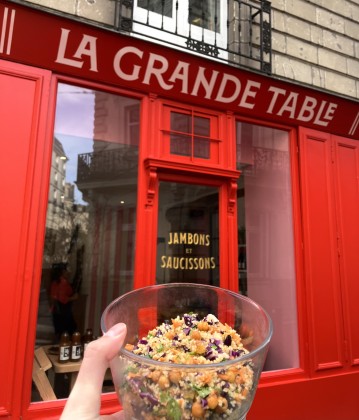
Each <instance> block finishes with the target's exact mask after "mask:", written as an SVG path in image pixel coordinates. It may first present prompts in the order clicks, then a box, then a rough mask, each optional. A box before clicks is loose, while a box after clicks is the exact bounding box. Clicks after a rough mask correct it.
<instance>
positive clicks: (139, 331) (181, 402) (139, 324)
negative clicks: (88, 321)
mask: <svg viewBox="0 0 359 420" xmlns="http://www.w3.org/2000/svg"><path fill="white" fill-rule="evenodd" d="M189 313H196V314H198V316H199V317H200V318H204V317H206V316H207V315H209V314H213V315H215V317H217V318H218V320H219V321H220V322H221V323H222V324H225V323H226V324H228V325H229V326H230V327H232V328H234V329H235V330H236V331H237V332H238V333H239V334H240V335H241V338H242V343H243V345H244V347H245V349H246V350H247V351H248V353H246V354H243V355H241V356H240V357H236V358H234V359H230V360H226V361H223V362H221V363H208V364H177V363H169V362H161V361H156V360H153V359H150V358H148V357H144V356H140V355H136V354H134V353H133V352H132V351H128V350H126V349H125V347H122V348H121V349H120V351H119V357H118V358H115V359H114V360H113V361H112V362H111V366H110V367H111V372H112V376H113V382H114V385H115V389H116V392H117V394H118V396H119V400H120V402H121V404H122V406H123V409H124V412H125V419H131V420H134V419H137V420H143V419H151V420H160V419H161V420H163V419H168V420H180V419H202V418H203V419H212V420H215V419H223V418H227V419H235V420H240V419H243V418H245V415H246V413H247V412H248V410H249V408H250V406H251V404H252V402H253V398H254V395H255V392H256V389H257V386H258V381H259V377H260V374H261V371H262V369H263V364H264V361H265V358H266V355H267V350H268V345H269V342H270V339H271V336H272V321H271V319H270V317H269V316H268V314H267V313H266V311H265V310H264V309H263V308H261V307H260V306H259V305H258V304H257V303H255V302H254V301H252V300H251V299H249V298H247V297H245V296H242V295H240V294H238V293H234V292H231V291H229V290H226V289H222V288H218V287H213V286H207V285H202V284H191V283H172V284H164V285H156V286H149V287H144V288H141V289H136V290H133V291H131V292H129V293H126V294H124V295H123V296H120V297H119V298H118V299H116V300H114V301H113V302H112V303H111V304H110V305H109V306H108V307H107V308H106V309H105V311H104V313H103V315H102V318H101V328H102V331H103V333H105V332H106V331H108V329H109V328H111V327H112V326H113V325H115V324H117V323H118V322H123V323H125V324H126V325H127V336H126V344H127V343H128V344H133V345H135V344H136V343H137V342H138V340H139V339H141V338H143V337H146V336H147V333H148V332H149V331H150V330H153V329H154V328H156V327H157V326H159V325H160V324H162V323H163V322H165V321H167V322H169V324H171V319H174V318H176V317H177V316H180V317H181V316H183V315H184V314H189ZM174 345H175V343H174ZM161 376H162V379H161V380H160V379H159V378H160V377H161Z"/></svg>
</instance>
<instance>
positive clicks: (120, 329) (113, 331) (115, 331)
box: [105, 323, 126, 337]
mask: <svg viewBox="0 0 359 420" xmlns="http://www.w3.org/2000/svg"><path fill="white" fill-rule="evenodd" d="M125 331H126V325H125V324H123V323H119V324H116V325H114V326H113V327H111V328H110V329H109V330H108V331H107V332H106V333H105V335H107V336H110V337H117V336H118V335H121V334H123V333H124V332H125Z"/></svg>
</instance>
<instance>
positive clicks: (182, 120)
mask: <svg viewBox="0 0 359 420" xmlns="http://www.w3.org/2000/svg"><path fill="white" fill-rule="evenodd" d="M171 131H180V132H181V133H192V116H191V115H188V114H183V113H179V112H171Z"/></svg>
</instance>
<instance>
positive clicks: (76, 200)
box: [33, 84, 140, 401]
mask: <svg viewBox="0 0 359 420" xmlns="http://www.w3.org/2000/svg"><path fill="white" fill-rule="evenodd" d="M139 106H140V103H139V101H138V100H134V99H131V98H126V97H122V96H116V95H111V94H108V93H104V92H99V91H94V90H89V89H83V88H78V87H76V86H70V85H65V84H60V85H59V88H58V96H57V108H56V121H55V132H54V142H53V151H52V162H51V174H50V185H49V197H48V208H47V218H46V237H45V244H44V254H43V267H42V278H41V291H40V297H39V312H38V322H37V333H36V346H37V347H42V348H43V349H44V350H45V352H46V353H47V355H48V357H50V358H52V359H51V360H52V365H53V367H52V368H51V371H50V373H51V374H49V379H51V382H52V383H51V386H52V387H53V389H54V390H55V394H56V397H57V398H62V397H67V396H68V393H69V391H70V388H71V375H73V373H71V372H68V373H67V374H66V375H65V374H60V373H57V372H56V363H57V361H58V357H59V347H58V344H59V339H60V336H61V334H62V333H63V332H64V331H68V333H69V334H70V335H71V334H72V333H74V332H75V331H78V332H79V333H80V334H81V336H82V335H83V334H84V333H85V331H86V330H87V329H91V330H92V332H93V335H94V336H98V335H99V334H100V325H99V321H100V317H101V313H102V311H103V309H104V308H105V307H106V306H107V304H108V303H109V302H110V301H112V300H113V299H114V298H116V297H117V296H118V295H120V294H123V293H125V292H127V291H129V290H131V289H132V279H133V263H134V247H135V218H136V196H137V192H136V188H137V169H138V163H137V161H138V142H139V139H138V132H139V120H138V116H139ZM79 363H80V362H79ZM63 366H66V363H65V364H63ZM39 399H41V398H40V396H39V395H38V394H37V393H36V392H35V390H34V394H33V401H35V400H39Z"/></svg>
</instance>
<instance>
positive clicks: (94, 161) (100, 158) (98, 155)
mask: <svg viewBox="0 0 359 420" xmlns="http://www.w3.org/2000/svg"><path fill="white" fill-rule="evenodd" d="M134 176H137V149H132V148H118V149H111V150H104V151H99V152H92V153H82V154H79V155H78V159H77V180H76V182H77V184H78V185H79V184H83V183H89V182H90V183H93V182H98V181H101V182H108V181H111V180H118V179H119V178H121V179H125V178H126V179H129V178H131V177H134ZM104 185H106V184H104ZM80 189H81V188H80Z"/></svg>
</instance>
